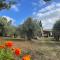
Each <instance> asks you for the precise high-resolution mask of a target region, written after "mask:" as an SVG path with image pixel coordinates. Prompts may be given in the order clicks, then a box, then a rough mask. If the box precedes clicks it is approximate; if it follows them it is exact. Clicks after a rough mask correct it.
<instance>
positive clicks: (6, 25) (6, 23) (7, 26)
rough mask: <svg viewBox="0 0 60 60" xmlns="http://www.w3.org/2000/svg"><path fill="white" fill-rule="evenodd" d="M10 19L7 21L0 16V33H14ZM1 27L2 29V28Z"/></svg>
mask: <svg viewBox="0 0 60 60" xmlns="http://www.w3.org/2000/svg"><path fill="white" fill-rule="evenodd" d="M11 23H12V21H8V20H7V19H6V18H5V17H0V24H3V26H1V28H0V30H3V32H2V34H3V35H4V34H14V32H15V30H16V28H15V27H14V26H12V24H11ZM2 28H3V29H2Z"/></svg>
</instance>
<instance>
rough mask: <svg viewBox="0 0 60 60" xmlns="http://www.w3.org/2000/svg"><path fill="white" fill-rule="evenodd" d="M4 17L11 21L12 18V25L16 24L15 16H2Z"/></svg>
mask: <svg viewBox="0 0 60 60" xmlns="http://www.w3.org/2000/svg"><path fill="white" fill-rule="evenodd" d="M2 17H5V18H7V21H8V22H9V21H10V20H11V21H12V25H16V22H15V20H14V19H13V18H11V17H9V16H2Z"/></svg>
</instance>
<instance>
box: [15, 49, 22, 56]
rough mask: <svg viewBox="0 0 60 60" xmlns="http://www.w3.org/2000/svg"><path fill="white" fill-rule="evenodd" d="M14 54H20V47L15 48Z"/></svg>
mask: <svg viewBox="0 0 60 60" xmlns="http://www.w3.org/2000/svg"><path fill="white" fill-rule="evenodd" d="M15 54H16V55H17V56H19V55H20V54H21V49H19V48H16V49H15Z"/></svg>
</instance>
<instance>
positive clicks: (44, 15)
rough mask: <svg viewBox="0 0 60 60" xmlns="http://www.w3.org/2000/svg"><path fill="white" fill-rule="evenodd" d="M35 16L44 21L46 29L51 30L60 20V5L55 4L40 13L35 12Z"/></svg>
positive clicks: (39, 11)
mask: <svg viewBox="0 0 60 60" xmlns="http://www.w3.org/2000/svg"><path fill="white" fill-rule="evenodd" d="M33 15H34V16H35V18H37V19H38V20H41V21H42V23H43V27H44V29H51V28H52V27H53V24H54V23H55V22H56V21H57V20H59V19H60V3H55V2H54V3H52V4H50V5H48V6H47V7H45V8H42V9H40V10H38V12H34V14H33Z"/></svg>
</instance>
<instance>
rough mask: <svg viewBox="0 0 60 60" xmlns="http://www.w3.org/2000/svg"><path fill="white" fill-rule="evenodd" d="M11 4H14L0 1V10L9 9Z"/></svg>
mask: <svg viewBox="0 0 60 60" xmlns="http://www.w3.org/2000/svg"><path fill="white" fill-rule="evenodd" d="M13 4H16V2H15V1H13V0H8V1H7V0H0V10H2V9H9V8H11V6H12V5H13Z"/></svg>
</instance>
